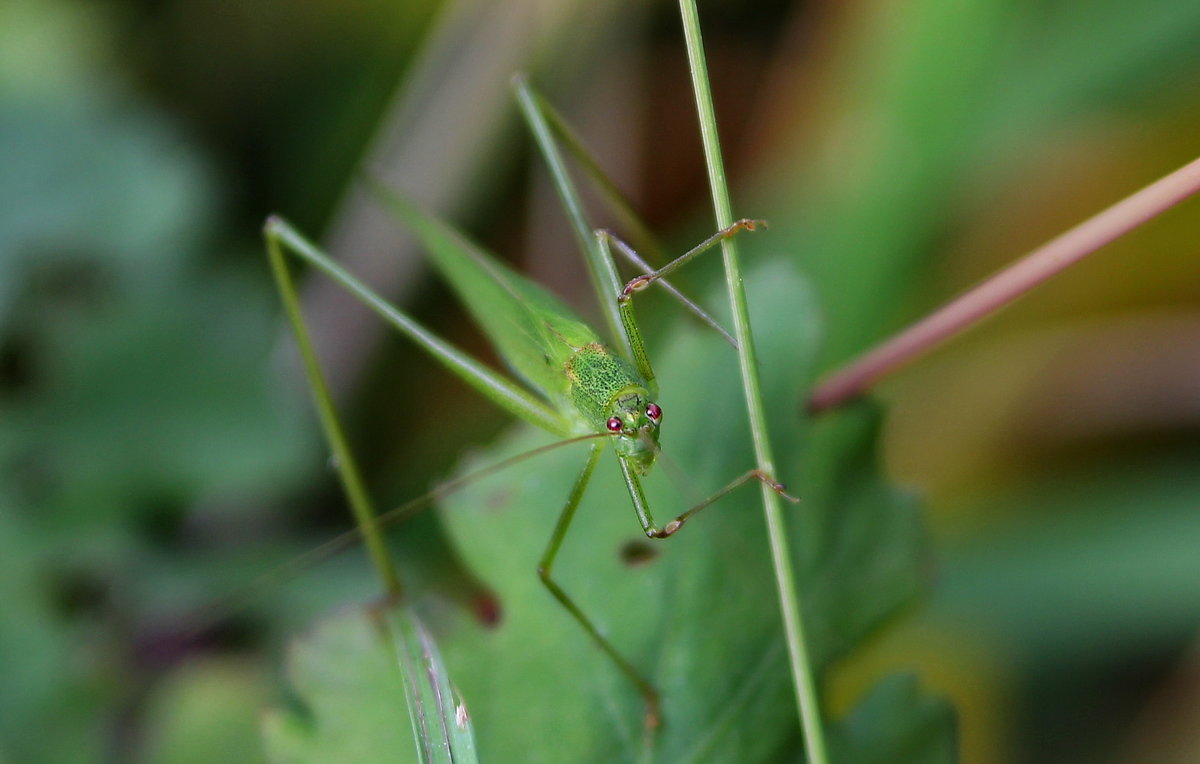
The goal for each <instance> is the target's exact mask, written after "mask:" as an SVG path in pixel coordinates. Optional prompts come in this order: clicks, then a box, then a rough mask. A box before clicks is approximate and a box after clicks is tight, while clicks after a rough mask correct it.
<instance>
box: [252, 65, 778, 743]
mask: <svg viewBox="0 0 1200 764" xmlns="http://www.w3.org/2000/svg"><path fill="white" fill-rule="evenodd" d="M518 88H519V89H518V94H519V95H520V96H522V97H523V98H527V97H528V95H529V91H528V90H526V89H525V88H526V86H524V85H523V83H519V84H518ZM532 103H533V102H532V101H531V100H525V101H523V104H522V105H523V106H526V107H527V109H526V116H527V117H529V118H530V119H531V122H532V123H533V126H534V129H535V133H536V132H537V130H538V128H539V127H540V128H544V127H545V123H544V122H543V121H542V119H541V114H540V113H539V112H537V111H536V107H534V109H535V110H530V109H529V108H528V107H529V106H530V104H532ZM546 140H548V139H547V138H546V137H545V136H543V137H542V142H541V145H542V146H543V148H544V149H545V148H546V146H547V143H545V141H546ZM552 165H553V162H552ZM568 183H569V181H568ZM376 190H377V191H378V195H379V196H380V197H381V198H382V200H383V202H384V203H385V204H386V205H387V207H388V208H389V209H390V211H391V212H392V213H394V215H395V216H396V217H397V218H398V219H399V220H400V221H401V222H402V223H403V224H404V225H405V226H406V227H408V228H409V229H411V230H412V231H413V232H414V233H415V234H416V236H417V237H418V239H419V240H420V242H421V244H422V245H423V246H424V248H425V250H426V251H427V252H428V254H429V256H430V259H431V262H432V263H433V264H434V265H435V267H436V268H437V269H438V271H439V272H440V273H441V275H442V276H443V277H444V278H445V279H446V280H447V281H448V282H449V283H450V284H451V286H452V287H453V288H454V290H455V292H456V293H457V294H458V295H459V296H460V298H461V299H462V300H463V301H464V303H465V304H466V306H467V307H468V310H469V311H470V312H471V313H472V315H473V316H474V317H475V319H476V321H477V322H478V323H479V325H480V326H481V328H482V329H483V330H484V332H485V334H486V335H487V336H488V338H489V339H490V340H491V342H492V343H493V344H494V345H495V347H496V349H497V352H498V354H499V355H500V356H501V357H502V358H503V359H504V360H505V361H506V362H507V364H508V365H509V366H510V367H511V368H512V369H513V370H514V371H515V372H516V374H517V375H518V376H519V377H521V378H522V379H523V380H524V381H525V382H526V383H528V387H529V389H526V388H525V387H522V386H520V385H518V384H516V383H515V382H513V381H511V380H510V379H508V378H507V377H505V376H503V375H501V374H499V373H497V372H495V371H493V370H491V369H489V368H488V367H486V366H484V365H482V364H480V363H478V362H477V361H475V360H474V359H472V358H471V357H469V356H468V355H466V354H465V353H463V352H462V351H461V350H459V349H457V348H455V347H453V346H452V345H450V344H449V343H447V342H445V341H444V340H441V339H440V338H438V337H436V336H435V335H433V334H431V333H429V332H428V331H427V330H425V329H424V328H423V327H421V326H420V325H419V324H417V323H416V322H415V321H413V320H412V319H411V318H409V317H408V316H406V315H405V314H404V313H402V312H401V311H399V310H397V309H396V308H394V307H393V306H391V305H390V304H388V303H387V302H386V301H385V300H384V299H383V298H381V297H380V296H379V295H377V294H376V293H374V292H373V291H372V290H371V289H370V288H369V287H367V286H365V285H364V284H362V283H361V282H360V281H358V280H357V279H356V278H355V277H354V276H352V275H351V274H350V273H348V272H347V271H345V270H344V269H343V268H342V267H341V266H340V265H338V264H337V263H336V262H334V261H333V260H332V259H330V258H329V257H328V256H327V255H326V254H325V253H323V252H322V251H321V250H320V249H319V248H317V247H316V246H315V245H314V244H312V243H311V242H310V241H308V240H307V239H306V238H304V237H303V236H302V235H301V234H300V233H298V232H297V231H296V230H295V229H294V228H292V226H290V225H289V224H288V223H287V222H285V221H284V220H282V219H281V218H278V217H272V218H271V219H269V220H268V222H267V224H266V227H265V236H266V243H267V251H268V255H269V258H270V260H271V264H272V268H273V271H274V273H275V276H276V280H277V283H278V286H279V289H280V292H281V294H282V295H283V298H284V300H285V303H288V304H289V310H291V307H292V306H294V304H295V288H294V285H293V283H292V279H291V275H290V271H289V269H288V267H287V265H286V263H285V261H284V253H285V252H290V253H292V254H293V255H295V256H296V257H298V258H299V259H301V260H303V261H305V262H306V263H308V264H309V265H311V266H313V267H315V268H316V269H318V270H319V271H321V272H323V273H324V274H326V275H327V276H329V277H331V278H332V279H334V280H335V281H336V282H338V283H339V284H341V285H342V286H343V287H345V288H346V289H347V290H348V291H349V292H351V293H352V294H354V295H355V296H356V297H358V298H359V299H361V300H362V301H363V302H364V303H365V304H366V305H367V306H368V307H370V308H371V309H372V310H373V311H375V312H376V313H377V314H378V315H379V316H381V317H382V318H383V319H384V320H385V321H387V322H388V323H389V324H391V325H392V326H394V327H395V328H396V329H398V330H399V331H400V332H401V333H403V334H405V335H406V336H408V337H409V338H410V339H411V340H413V341H414V342H416V343H417V344H418V345H420V346H421V347H422V348H423V349H424V350H425V351H427V352H428V353H429V354H430V355H432V356H433V357H434V358H435V359H437V360H438V361H440V362H441V363H442V364H443V365H445V366H446V367H447V368H448V369H449V370H450V371H452V372H454V373H455V374H456V375H457V376H459V377H460V378H461V379H463V380H464V381H465V382H467V383H468V384H470V385H472V386H473V387H475V388H476V389H477V390H478V391H479V392H480V393H482V394H483V395H484V396H485V397H487V398H488V399H490V400H492V401H493V402H495V403H496V404H497V405H499V406H500V407H501V408H504V409H505V410H507V411H509V412H511V413H512V414H514V415H515V416H517V417H518V418H520V419H522V420H524V421H527V422H529V423H531V424H535V425H537V426H539V427H541V428H543V429H545V430H547V431H548V432H550V433H552V434H554V435H556V436H558V437H560V438H564V439H566V440H565V441H564V442H575V441H580V440H591V441H592V445H591V448H590V451H589V454H588V456H587V459H586V461H585V463H584V465H583V468H582V470H581V471H580V473H579V475H578V477H577V478H576V480H575V483H574V486H573V487H572V489H571V491H570V493H569V495H568V497H567V498H566V501H565V504H564V506H563V509H562V512H561V514H560V516H559V519H558V522H557V523H556V524H555V527H554V529H553V531H552V533H551V536H550V539H549V542H548V543H547V546H546V548H545V551H544V553H543V554H542V557H541V559H540V561H539V563H538V567H537V574H538V576H539V577H540V579H541V581H542V583H543V584H544V585H545V586H546V588H547V589H548V590H549V591H550V593H551V594H552V595H553V596H554V598H555V599H556V600H557V601H558V602H559V603H560V604H561V605H562V606H563V607H564V608H565V609H566V610H567V611H568V612H569V613H570V614H571V616H572V617H573V618H574V619H575V620H576V621H577V622H578V623H579V624H580V625H581V626H582V627H583V628H584V630H585V631H586V632H587V633H588V634H589V635H590V637H591V638H592V639H593V640H594V641H595V643H596V644H597V645H598V646H599V647H600V648H601V649H602V650H603V651H604V652H605V653H606V654H607V655H608V656H609V658H611V660H612V661H613V662H614V663H615V664H616V665H617V667H618V668H619V669H620V671H621V672H622V673H623V674H624V675H625V676H626V677H627V678H628V679H629V680H630V681H631V682H632V683H633V684H634V685H635V686H636V687H637V689H638V691H639V692H640V694H641V695H642V697H643V699H644V701H645V706H646V724H647V726H648V727H654V726H657V724H658V723H659V708H658V694H657V692H656V690H655V689H654V687H653V686H652V685H651V683H650V682H649V681H647V680H646V679H645V678H644V677H643V676H642V674H641V673H640V672H639V671H638V670H637V669H636V668H635V667H634V666H633V665H632V664H631V663H630V662H629V661H628V660H626V659H625V658H624V657H623V656H622V655H621V653H620V652H618V651H617V649H616V648H615V647H614V646H613V645H612V643H611V642H610V641H609V640H608V639H607V638H606V637H605V636H604V635H603V634H602V633H601V632H600V630H599V629H598V628H597V627H596V626H595V625H594V624H593V623H592V621H591V620H590V619H589V618H588V617H587V616H586V615H585V614H584V613H583V611H582V610H581V609H580V608H579V607H578V606H577V605H576V604H575V602H574V601H573V600H572V598H571V597H570V596H569V595H568V594H567V593H566V592H565V591H564V590H563V589H562V588H561V587H560V586H559V585H558V584H557V583H556V582H555V580H554V578H553V577H552V570H553V566H554V562H555V559H556V557H557V555H558V552H559V548H560V546H561V544H562V542H563V539H564V537H565V536H566V533H567V531H568V529H569V527H570V524H571V521H572V519H573V517H574V514H575V511H576V509H577V507H578V505H579V503H580V500H581V499H582V497H583V495H584V492H585V491H586V488H587V485H588V482H589V480H590V478H591V476H592V473H593V471H594V470H595V467H596V465H597V463H598V461H599V458H600V455H601V453H602V452H603V450H604V447H605V445H606V444H607V443H608V441H609V440H611V441H612V442H613V446H614V449H613V450H614V451H615V453H616V456H617V460H618V463H619V465H620V469H621V473H622V475H623V477H624V481H625V485H626V488H627V489H628V493H629V497H630V500H631V502H632V504H633V508H634V512H635V514H636V515H637V518H638V522H639V523H640V525H641V528H642V530H643V532H644V533H645V534H646V536H647V537H649V538H666V537H669V536H671V535H672V534H674V533H675V532H676V531H678V530H679V529H680V528H681V527H682V526H683V524H684V523H685V522H687V520H688V519H689V518H691V517H692V516H693V515H695V514H696V513H697V512H699V511H700V510H701V509H703V508H705V507H707V506H708V505H710V504H712V503H713V502H714V501H716V500H717V499H719V498H721V497H722V496H724V495H725V494H727V493H729V492H730V491H733V490H734V489H736V488H738V487H739V486H741V485H743V484H744V483H747V482H749V481H752V480H758V481H760V482H762V483H764V484H766V485H767V486H769V487H770V488H772V489H773V490H775V491H776V492H777V493H779V494H780V495H782V496H784V497H785V498H788V499H790V500H793V501H795V499H793V498H792V497H790V496H788V495H787V494H786V493H785V490H784V486H783V485H782V484H781V483H779V482H777V481H776V480H775V479H774V477H772V476H770V475H767V474H766V473H764V472H762V471H761V470H758V469H750V470H748V471H746V472H745V473H743V474H742V475H740V476H738V477H736V478H734V479H733V480H731V481H730V482H729V483H727V484H726V485H725V486H724V487H722V488H720V489H719V490H717V491H716V492H715V493H713V494H712V495H711V496H709V497H708V498H706V499H704V500H703V501H700V502H699V503H697V504H694V505H693V506H691V507H688V508H687V509H686V510H684V511H683V512H681V513H679V514H678V515H677V516H675V517H674V519H672V520H670V521H668V522H666V523H665V524H662V525H660V524H659V523H658V522H657V521H656V520H655V519H654V515H653V513H652V511H651V508H650V506H649V503H648V502H647V500H646V497H645V494H644V492H643V489H642V484H641V478H642V477H644V476H646V475H647V474H648V473H649V471H650V470H651V468H652V467H653V465H654V463H655V460H656V458H657V456H658V454H659V445H658V440H659V427H660V425H661V423H662V420H663V417H664V412H663V409H662V407H661V406H660V405H659V404H658V403H656V398H657V395H658V385H657V381H656V379H655V375H654V371H653V367H652V366H651V363H650V359H649V356H648V354H647V352H646V349H645V345H644V343H643V340H642V335H641V331H640V329H639V327H638V324H637V321H636V319H635V317H634V312H633V296H634V295H635V294H636V293H637V292H639V291H641V290H643V289H645V288H646V287H648V286H649V285H651V284H653V283H655V282H660V281H662V280H663V278H664V277H665V276H667V275H668V274H670V273H672V272H673V271H675V270H676V269H677V268H679V267H681V266H682V265H684V264H686V263H687V262H689V261H691V260H692V259H693V258H695V257H696V256H698V255H700V254H701V253H703V252H705V251H708V250H710V249H712V248H713V247H714V246H716V245H718V244H719V243H720V242H721V241H722V240H723V239H725V238H727V237H730V236H733V235H734V234H736V233H738V232H739V231H743V230H753V229H754V228H755V227H756V221H751V220H739V221H737V222H735V223H734V224H732V225H730V226H728V227H727V228H725V229H723V230H721V231H718V232H717V233H715V234H713V235H712V236H710V237H708V238H707V239H705V240H704V241H703V242H701V243H700V244H699V245H697V246H696V247H693V248H692V249H690V250H689V251H687V252H686V253H684V254H683V255H681V256H680V257H678V258H676V259H675V260H673V261H671V262H670V263H668V264H667V265H666V266H664V267H663V268H661V269H659V270H656V271H654V272H652V273H648V274H645V275H642V276H638V277H637V278H635V279H633V280H631V281H629V282H627V283H626V284H625V286H624V288H623V289H621V290H619V292H618V293H616V294H613V296H612V301H613V304H614V305H615V307H616V311H615V312H616V313H617V315H618V316H619V322H618V323H617V326H618V332H619V336H618V337H617V338H616V340H617V341H616V343H615V346H616V347H618V348H620V349H621V350H622V351H624V352H621V351H618V350H614V347H613V345H610V344H608V343H605V342H604V341H603V340H602V339H601V338H600V336H599V335H598V333H597V332H596V331H595V330H594V329H592V328H591V327H590V326H589V325H588V324H587V323H585V322H584V321H583V319H581V318H579V317H578V316H577V315H576V314H575V313H574V312H573V311H571V310H570V309H569V308H568V307H567V306H566V305H564V304H563V303H562V302H560V301H559V300H558V299H557V298H555V297H554V296H552V295H551V294H549V293H548V292H546V291H545V290H544V289H542V288H541V287H539V286H538V285H536V284H534V283H533V282H531V281H528V280H527V279H525V278H523V277H522V276H520V275H519V274H517V273H516V272H514V271H512V270H511V269H510V268H508V267H507V266H505V265H503V264H502V263H500V262H499V261H498V260H496V259H495V258H494V257H492V256H491V255H489V254H488V253H486V252H485V251H484V250H482V249H481V248H479V247H478V246H476V245H474V244H473V243H471V242H470V241H468V240H467V239H466V238H465V237H463V236H462V235H461V234H459V233H457V232H456V231H454V230H452V229H450V228H448V227H447V226H445V225H443V224H441V223H440V222H438V221H436V220H435V219H433V218H431V217H430V216H428V215H427V214H425V213H424V212H422V211H421V210H419V209H418V208H417V207H416V206H414V205H413V204H411V203H409V202H408V201H406V200H405V199H403V198H401V197H399V196H397V195H395V194H391V193H388V192H387V191H386V190H383V189H381V188H376ZM568 206H569V207H570V206H571V205H570V201H568ZM594 236H595V244H596V250H595V251H598V252H599V253H601V257H602V258H603V259H604V260H606V261H607V267H608V268H613V266H612V262H611V254H610V250H609V246H610V245H612V246H616V247H617V248H618V250H620V251H622V252H623V253H624V254H625V255H626V256H627V257H631V258H636V253H634V252H633V251H632V249H631V248H630V247H629V246H628V245H626V244H624V243H623V242H621V241H620V240H619V239H617V238H616V237H615V236H614V235H612V234H611V233H608V232H606V231H596V232H595V234H594ZM611 272H612V273H615V268H614V269H613V270H612V271H611ZM663 283H664V284H665V282H663ZM292 320H293V324H294V325H293V328H294V330H295V331H296V332H297V333H300V332H303V331H304V330H303V319H302V318H301V317H300V316H299V313H298V311H293V312H292ZM541 450H543V449H539V452H540V451H541ZM338 467H339V469H346V466H345V465H344V464H343V462H342V460H340V459H339V461H338ZM343 479H344V480H346V481H347V482H348V483H354V482H357V480H358V479H357V476H356V475H355V476H351V477H350V478H349V479H347V476H346V475H343ZM372 553H373V554H376V555H379V554H383V552H382V550H381V549H373V550H372Z"/></svg>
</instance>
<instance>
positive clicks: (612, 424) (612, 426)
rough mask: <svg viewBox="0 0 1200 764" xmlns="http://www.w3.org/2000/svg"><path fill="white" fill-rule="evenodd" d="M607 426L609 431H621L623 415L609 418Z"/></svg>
mask: <svg viewBox="0 0 1200 764" xmlns="http://www.w3.org/2000/svg"><path fill="white" fill-rule="evenodd" d="M605 427H607V428H608V431H609V432H620V431H621V417H617V416H615V417H613V418H612V419H610V420H608V421H607V422H606V423H605Z"/></svg>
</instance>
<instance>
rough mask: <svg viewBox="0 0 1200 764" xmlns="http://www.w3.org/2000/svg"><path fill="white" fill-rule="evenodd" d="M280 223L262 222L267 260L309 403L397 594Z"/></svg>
mask: <svg viewBox="0 0 1200 764" xmlns="http://www.w3.org/2000/svg"><path fill="white" fill-rule="evenodd" d="M280 225H281V223H280V221H278V220H277V219H276V218H271V219H270V220H268V221H267V225H266V231H265V233H266V239H267V255H268V257H269V258H270V260H271V271H272V273H274V275H275V283H276V285H277V286H278V287H279V296H280V299H281V300H282V301H283V306H284V310H285V311H286V312H287V316H288V321H289V322H290V323H291V325H292V332H293V334H295V336H296V344H297V346H298V347H299V348H300V357H301V358H302V359H303V361H304V372H305V374H307V375H308V382H309V388H310V389H311V390H312V395H313V402H314V403H315V404H316V407H317V413H318V415H319V416H320V419H321V428H322V429H323V430H324V431H325V440H326V441H327V442H328V443H329V448H330V450H332V451H333V458H334V460H335V463H336V464H337V470H338V475H339V477H340V478H341V481H342V488H343V490H344V491H345V493H346V499H347V500H348V501H349V502H350V508H351V509H352V510H353V512H354V520H355V522H356V523H357V524H358V528H359V531H360V532H361V533H362V537H363V539H364V540H365V541H366V545H367V550H368V551H369V553H370V555H371V562H372V563H373V564H374V566H375V572H376V573H377V574H378V575H379V580H380V581H381V582H383V587H384V589H385V591H387V593H388V594H389V595H392V596H398V595H399V594H400V592H401V590H402V587H401V585H400V577H399V576H398V575H397V574H396V568H395V566H394V565H392V558H391V557H390V556H389V555H388V552H387V545H386V544H384V541H383V534H382V533H380V531H379V525H378V523H377V522H376V519H375V509H374V507H372V506H371V500H370V498H369V497H368V496H367V491H366V488H365V487H364V486H363V481H362V476H361V474H360V473H359V471H358V465H357V464H356V463H355V461H354V455H353V454H352V453H351V451H350V446H349V443H348V442H347V440H346V435H345V433H344V432H343V431H342V426H341V423H340V422H339V421H338V417H337V413H336V412H335V411H334V408H333V398H332V396H331V395H330V394H329V386H328V385H327V384H326V383H325V375H324V374H323V373H322V372H321V364H320V362H319V361H318V360H317V354H316V351H315V350H314V349H313V344H312V339H311V338H310V337H309V334H308V327H307V326H306V325H305V323H304V315H303V314H302V313H301V311H300V299H299V298H298V297H297V295H296V285H295V284H294V283H293V282H292V276H291V272H290V271H289V270H288V267H287V263H286V262H285V261H284V259H283V249H282V247H281V246H280V243H279V232H278V228H279V226H280Z"/></svg>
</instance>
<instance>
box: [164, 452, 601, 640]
mask: <svg viewBox="0 0 1200 764" xmlns="http://www.w3.org/2000/svg"><path fill="white" fill-rule="evenodd" d="M613 435H614V433H607V432H597V433H590V434H588V435H580V436H578V437H574V438H567V439H566V440H559V441H555V442H554V443H548V444H546V445H544V446H538V447H537V448H534V449H532V450H529V451H524V452H522V453H519V454H517V455H516V456H510V457H509V458H507V459H504V460H502V461H499V462H496V463H495V464H491V465H488V466H487V467H483V468H481V469H478V470H475V471H474V472H471V473H468V474H466V475H462V476H460V477H457V478H454V479H453V480H449V481H447V482H445V483H442V484H441V485H438V486H436V487H434V488H433V489H432V490H430V491H429V492H428V493H425V494H422V495H421V496H418V497H416V498H415V499H410V500H409V501H406V502H404V503H403V504H401V505H399V506H397V507H394V508H392V509H390V510H388V511H387V512H384V513H382V514H380V515H379V516H377V517H376V518H375V523H376V526H377V527H378V528H380V529H383V528H386V527H389V526H392V525H395V524H397V523H400V522H403V521H404V520H406V519H408V518H409V517H412V516H413V515H414V514H416V513H417V512H418V511H419V510H421V509H422V508H424V507H425V506H427V505H429V504H430V503H432V502H434V501H436V500H438V499H441V498H444V497H446V496H449V495H450V494H452V493H454V492H455V491H457V490H459V489H460V488H463V487H464V486H466V485H469V484H470V483H473V482H475V481H477V480H482V479H483V478H485V477H487V476H489V475H491V474H493V473H496V472H501V471H503V470H505V469H507V468H509V467H511V466H513V465H514V464H519V463H520V462H523V461H526V460H527V459H532V458H534V457H536V456H541V455H542V454H545V453H549V452H550V451H554V450H556V449H559V448H562V447H563V446H570V445H573V444H575V443H582V442H584V441H586V440H595V439H596V438H608V437H612V436H613ZM361 540H362V532H361V531H359V530H358V529H357V528H355V529H351V530H348V531H346V532H345V533H342V534H341V535H338V536H335V537H333V538H331V539H330V540H328V541H326V542H325V543H323V544H321V545H319V546H316V547H313V548H312V549H310V550H308V551H307V552H304V553H303V554H301V555H299V556H297V557H293V558H292V559H290V560H288V561H287V562H285V563H283V564H282V565H279V566H278V567H275V568H273V569H271V570H268V571H267V572H266V573H263V574H262V575H260V576H258V577H256V578H255V579H254V580H252V581H250V582H249V583H247V584H246V585H245V586H244V587H242V588H241V589H239V590H238V591H236V592H234V593H233V594H231V595H229V596H228V597H225V598H224V599H221V600H219V601H217V602H215V603H212V604H210V605H207V606H204V607H202V608H200V609H199V610H198V611H197V612H196V613H194V614H193V615H192V616H191V617H187V618H185V619H184V620H185V623H189V624H190V626H188V627H187V628H185V629H184V631H185V632H186V633H187V634H189V635H198V634H201V633H203V632H205V631H207V630H208V629H210V628H211V627H212V626H214V625H215V624H217V623H220V622H221V621H223V620H225V619H226V618H229V617H230V616H231V615H233V614H235V613H237V612H238V611H240V610H243V609H245V608H246V607H248V606H249V605H250V604H251V603H253V602H254V601H255V600H257V599H259V598H260V597H262V596H263V595H265V594H267V593H268V592H270V591H273V590H275V589H277V588H278V587H279V586H282V585H283V584H285V583H287V582H288V581H291V580H292V579H293V578H296V577H297V576H299V575H300V574H301V573H303V572H304V571H306V570H308V569H309V568H311V567H313V566H315V565H319V564H321V563H322V562H325V561H326V560H328V559H330V558H332V557H334V556H336V555H338V554H340V553H341V552H344V551H346V550H347V549H349V548H350V547H352V546H354V545H355V544H357V543H358V542H359V541H361Z"/></svg>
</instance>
